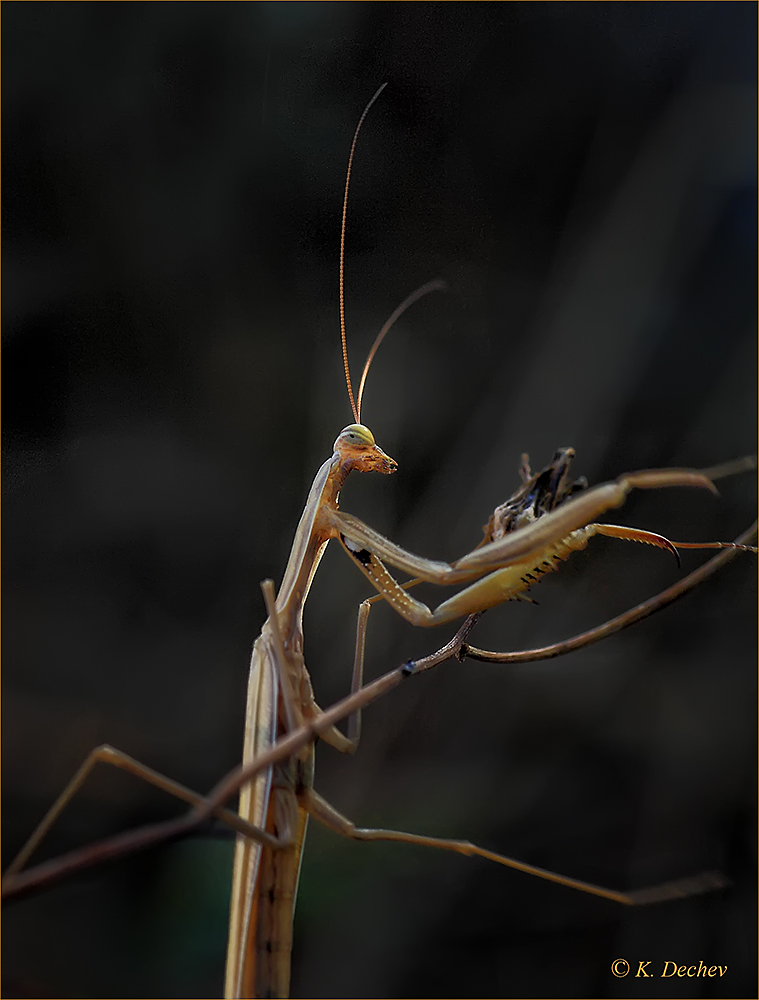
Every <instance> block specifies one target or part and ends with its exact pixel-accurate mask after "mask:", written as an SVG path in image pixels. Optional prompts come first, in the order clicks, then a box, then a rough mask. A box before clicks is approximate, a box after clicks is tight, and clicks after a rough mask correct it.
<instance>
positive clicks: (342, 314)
mask: <svg viewBox="0 0 759 1000" xmlns="http://www.w3.org/2000/svg"><path fill="white" fill-rule="evenodd" d="M386 86H387V83H383V84H382V86H381V87H379V88H378V90H377V92H376V94H375V95H374V97H372V99H371V101H369V103H368V104H367V105H366V107H365V108H364V110H363V113H362V115H361V117H360V118H359V120H358V125H357V126H356V131H355V132H354V133H353V142H352V143H351V151H350V155H349V157H348V171H347V173H346V175H345V194H344V196H343V222H342V226H341V228H340V337H341V339H342V342H343V366H344V368H345V382H346V385H347V386H348V396H349V398H350V401H351V409H352V410H353V416H354V417H355V419H356V423H357V424H360V423H361V421H360V419H359V416H360V412H359V407H357V406H356V401H355V399H354V398H353V386H352V385H351V373H350V368H349V367H348V343H347V341H346V339H345V282H344V280H343V278H344V271H345V219H346V216H347V214H348V186H349V185H350V180H351V167H352V166H353V154H354V153H355V151H356V140H357V139H358V133H359V132H360V131H361V126H362V125H363V124H364V118H366V116H367V115H368V114H369V108H371V106H372V104H374V102H375V101H376V100H377V98H378V97H379V95H380V94H381V93H382V91H383V90H384V89H385V87H386ZM359 398H360V396H359Z"/></svg>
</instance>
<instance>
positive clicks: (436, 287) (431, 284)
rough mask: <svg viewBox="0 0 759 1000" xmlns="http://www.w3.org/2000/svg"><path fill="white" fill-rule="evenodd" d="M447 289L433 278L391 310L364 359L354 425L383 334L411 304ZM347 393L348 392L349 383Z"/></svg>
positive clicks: (359, 415)
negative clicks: (370, 368)
mask: <svg viewBox="0 0 759 1000" xmlns="http://www.w3.org/2000/svg"><path fill="white" fill-rule="evenodd" d="M447 287H448V286H447V285H446V283H445V282H444V281H441V279H440V278H435V279H434V281H428V282H427V284H426V285H422V287H421V288H417V290H416V291H415V292H412V293H411V295H408V296H407V297H406V298H405V299H404V300H403V302H401V304H400V305H399V306H398V307H397V309H394V310H393V312H392V314H391V315H390V318H389V319H388V320H386V322H385V325H384V326H383V327H382V329H381V330H380V332H379V333H378V334H377V336H376V337H375V339H374V343H373V344H372V349H371V350H370V351H369V354H368V355H367V357H366V364H365V365H364V370H363V372H361V382H360V383H359V386H358V397H357V400H356V406H355V408H354V410H353V413H354V414H355V417H356V423H359V424H360V423H361V400H362V399H363V396H364V386H365V385H366V376H367V375H368V373H369V365H371V363H372V361H373V360H374V355H375V354H376V353H377V348H378V347H379V345H380V344H381V343H382V341H383V340H384V339H385V334H386V333H387V332H388V330H389V329H390V327H391V326H392V325H393V323H395V321H396V320H397V319H400V317H401V316H402V315H403V314H404V313H405V311H406V310H407V309H408V308H409V306H413V304H414V303H415V302H418V301H419V299H421V297H422V296H423V295H427V294H428V293H429V292H441V291H443V289H445V288H447ZM346 363H347V362H346ZM348 391H349V392H350V383H349V388H348ZM351 402H353V396H351Z"/></svg>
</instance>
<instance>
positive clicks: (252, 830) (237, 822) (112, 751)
mask: <svg viewBox="0 0 759 1000" xmlns="http://www.w3.org/2000/svg"><path fill="white" fill-rule="evenodd" d="M97 764H110V765H111V766H112V767H117V768H119V769H120V770H122V771H126V772H127V773H128V774H132V775H134V777H136V778H139V779H140V780H141V781H145V782H147V783H148V784H149V785H153V787H154V788H159V789H160V790H161V791H163V792H166V793H167V794H168V795H172V796H173V797H174V798H176V799H180V800H181V801H182V802H189V803H190V805H193V806H200V805H202V804H203V803H204V802H205V798H204V796H202V795H200V794H199V793H198V792H194V791H192V789H190V788H186V787H185V786H184V785H181V784H180V783H179V782H178V781H173V780H172V779H171V778H168V777H166V775H165V774H161V773H160V772H159V771H154V770H153V768H151V767H147V766H146V765H145V764H142V763H140V761H138V760H135V758H134V757H130V756H129V754H126V753H124V752H123V751H121V750H117V749H116V747H112V746H110V745H109V744H108V743H103V744H102V745H101V746H98V747H95V749H94V750H91V751H90V753H89V754H88V755H87V758H86V759H85V761H84V762H83V763H82V765H81V766H80V767H79V769H78V770H77V772H76V774H75V775H74V776H73V778H72V779H71V781H69V783H68V784H67V785H66V787H65V788H64V789H63V791H62V792H61V794H60V795H59V796H58V798H57V799H56V800H55V802H54V803H53V805H52V806H51V807H50V809H48V811H47V813H45V815H44V816H43V818H42V820H41V821H40V823H39V824H38V825H37V827H36V829H35V830H34V832H33V833H32V835H31V837H29V839H28V840H27V842H26V843H25V844H24V846H23V847H22V848H21V850H20V851H19V853H18V854H17V855H16V857H15V858H14V859H13V861H12V862H11V864H10V865H9V866H8V869H7V870H6V872H5V875H4V877H5V878H7V877H9V876H12V875H15V874H17V873H18V872H20V871H21V870H22V869H23V868H24V866H25V865H26V863H27V861H28V860H29V858H30V857H31V856H32V854H33V853H34V852H35V851H36V850H37V848H38V847H39V845H40V843H41V842H42V840H43V839H44V838H45V836H46V835H47V833H48V832H49V830H50V828H51V827H52V825H53V824H54V823H55V821H56V820H57V819H58V817H59V816H60V815H61V813H62V812H63V810H64V809H65V808H66V806H67V805H68V804H69V802H70V801H71V800H72V799H73V797H74V796H75V795H76V793H77V792H78V791H79V789H80V788H81V787H82V786H83V785H84V783H85V781H86V780H87V778H88V777H89V776H90V774H91V773H92V771H93V770H94V768H95V766H96V765H97ZM214 815H215V816H216V817H217V818H218V819H220V820H222V821H223V822H224V823H226V824H227V825H228V826H231V827H232V828H233V829H235V830H237V831H238V832H239V833H242V834H244V835H245V836H248V837H251V838H253V839H254V840H257V841H259V842H260V843H264V844H268V845H269V846H272V847H276V846H277V844H278V841H277V838H275V837H272V836H271V834H268V833H266V831H265V830H261V829H259V827H257V826H254V825H253V824H252V823H246V822H245V820H243V819H241V818H240V816H238V815H237V813H235V812H232V811H231V810H230V809H225V808H223V807H221V808H219V809H215V810H214Z"/></svg>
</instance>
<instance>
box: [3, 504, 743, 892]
mask: <svg viewBox="0 0 759 1000" xmlns="http://www.w3.org/2000/svg"><path fill="white" fill-rule="evenodd" d="M756 533H757V523H756V522H755V523H754V524H753V525H752V526H751V528H749V529H748V530H747V531H745V532H743V534H741V535H739V536H738V538H736V539H735V541H736V543H737V544H739V545H745V544H747V543H749V542H750V541H751V540H752V539H753V538H754V536H755V535H756ZM739 551H740V550H738V549H726V550H724V551H722V552H720V553H719V555H716V556H713V557H712V558H711V559H710V560H709V561H708V562H706V563H704V564H703V566H700V567H699V568H698V569H696V570H694V571H693V572H692V573H689V574H688V575H687V576H684V577H683V578H682V579H681V580H678V581H677V583H675V584H673V585H672V586H671V587H668V588H667V589H666V590H663V591H662V592H661V593H660V594H657V595H656V596H655V597H652V598H650V599H649V600H648V601H644V602H643V603H642V604H639V605H637V606H636V607H635V608H632V609H630V610H629V611H626V612H625V613H624V614H621V615H618V616H617V617H616V618H613V619H612V620H611V621H609V622H606V623H605V624H603V625H600V626H598V628H595V629H591V630H590V631H588V632H583V633H582V634H580V635H577V636H574V637H573V638H571V639H567V640H565V641H564V642H559V643H554V644H553V645H551V646H545V647H543V648H541V649H528V650H523V651H520V652H516V653H492V652H488V651H487V650H481V649H477V648H475V647H473V646H469V645H467V643H466V639H467V638H468V636H469V633H470V632H471V630H472V628H473V627H474V625H475V624H476V622H477V620H478V619H479V617H480V616H479V614H474V615H470V616H469V617H468V618H467V619H466V621H465V622H464V624H463V625H462V626H461V627H460V628H459V630H458V631H457V632H456V634H455V636H454V637H453V638H452V639H451V641H450V642H448V643H447V644H446V645H445V646H443V647H441V648H440V649H439V650H437V651H436V652H435V653H431V654H430V655H429V656H425V657H424V658H422V659H420V660H416V661H410V662H409V663H406V664H404V665H403V666H401V667H397V668H396V669H395V670H391V671H390V672H389V673H386V674H383V675H382V676H381V677H378V678H377V679H376V680H374V681H371V682H370V683H369V684H367V685H365V686H364V687H363V688H361V690H360V691H356V692H355V693H354V694H352V695H349V696H348V697H346V698H343V699H342V701H339V702H337V703H336V704H335V705H333V706H332V707H331V708H329V709H327V710H326V711H324V712H323V713H322V714H321V715H320V716H319V717H318V718H316V719H314V720H312V721H311V722H308V723H307V724H305V725H303V726H301V727H300V728H298V729H296V730H295V731H293V732H292V733H290V734H288V735H287V736H285V737H284V738H282V739H281V740H279V741H278V742H277V743H275V744H274V746H272V747H271V749H270V750H268V751H267V752H266V753H264V754H261V755H260V756H259V757H258V758H257V759H256V760H255V761H253V762H252V763H250V764H249V765H247V766H246V767H237V768H235V769H234V770H233V771H231V772H230V773H229V774H228V775H227V776H226V777H225V778H223V779H222V781H220V782H219V784H218V785H216V787H215V788H214V789H213V790H212V791H211V793H210V795H208V797H207V798H205V799H204V800H203V801H202V803H201V804H200V805H198V806H196V807H195V808H193V809H192V810H191V811H190V812H189V813H187V814H186V815H184V816H180V817H178V818H177V819H173V820H168V821H165V822H162V823H155V824H152V825H150V826H144V827H140V828H139V829H137V830H130V831H127V832H126V833H123V834H118V835H116V836H114V837H109V838H107V839H105V840H102V841H99V842H98V843H96V844H91V845H88V846H87V847H83V848H79V849H78V850H74V851H70V852H69V853H67V854H64V855H61V856H60V857H58V858H55V859H53V860H51V861H46V862H43V863H42V864H39V865H36V866H35V867H34V868H30V869H28V870H27V871H24V872H20V873H18V874H14V875H10V876H6V878H5V879H4V880H3V884H2V896H3V899H12V898H18V897H21V896H22V895H26V894H27V893H29V892H32V891H33V890H35V889H39V888H42V887H45V886H47V885H50V884H52V883H53V882H56V881H58V880H59V879H61V878H64V877H65V876H68V875H72V874H74V873H75V872H78V871H82V870H83V869H86V868H91V867H94V866H95V865H97V864H100V863H101V862H103V861H109V860H112V859H115V858H119V857H123V856H125V855H127V854H131V853H133V852H135V851H139V850H142V849H143V848H146V847H150V846H152V845H154V844H159V843H162V842H164V841H166V840H169V839H173V838H176V837H180V836H184V835H186V834H188V833H190V832H192V831H193V830H195V829H197V827H198V826H200V825H201V824H202V823H204V822H205V821H206V820H207V819H209V818H210V817H211V816H212V815H214V814H215V813H216V812H217V811H218V810H219V809H220V808H221V807H222V806H223V805H224V803H225V802H227V801H228V800H229V799H230V798H231V797H232V796H233V795H234V794H235V792H237V791H238V790H239V789H240V787H241V786H242V785H243V784H245V782H246V781H250V780H251V778H253V777H255V775H257V774H259V773H260V772H261V771H263V770H264V769H266V768H268V767H270V766H271V765H272V764H276V763H278V762H279V761H282V760H285V759H286V758H287V757H289V756H291V755H292V754H294V753H296V752H297V751H298V750H300V749H301V748H302V747H304V746H306V745H307V744H308V743H310V742H311V741H312V740H314V739H316V737H318V735H319V734H320V733H321V732H323V731H324V730H327V729H329V728H330V726H332V725H334V724H335V723H336V722H340V721H341V720H342V719H344V718H345V717H346V716H348V715H350V714H351V713H352V712H354V711H356V710H357V709H362V708H365V707H366V706H367V705H370V704H371V703H372V702H374V701H376V700H377V699H378V698H381V697H382V696H383V695H385V694H387V693H388V692H389V691H391V690H392V689H393V688H395V687H397V686H398V685H399V684H400V683H401V681H403V680H404V679H405V678H406V677H410V676H413V675H414V674H418V673H423V672H424V671H425V670H430V669H431V668H432V667H434V666H437V665H438V664H439V663H443V662H445V661H446V660H449V659H452V658H454V657H456V658H458V659H464V658H465V657H471V658H473V659H479V660H485V661H488V662H495V663H526V662H530V661H533V660H545V659H551V658H552V657H554V656H561V655H563V654H564V653H569V652H571V651H573V650H575V649H580V648H582V647H583V646H588V645H590V644H591V643H594V642H598V641H599V640H600V639H603V638H605V637H606V636H607V635H611V634H613V633H614V632H618V631H620V630H621V629H623V628H626V627H627V626H628V625H632V624H633V623H635V622H637V621H640V620H641V619H642V618H646V617H648V616H649V615H652V614H654V613H655V612H657V611H660V610H661V609H662V608H664V607H666V606H667V605H668V604H671V603H672V602H673V601H675V600H677V599H678V598H679V597H682V596H683V594H685V593H687V592H688V591H689V590H692V589H693V588H694V587H696V586H698V584H699V583H702V582H703V581H704V580H706V579H707V578H708V577H710V576H711V575H712V574H713V573H716V572H717V571H718V570H719V569H721V568H722V567H723V566H724V565H725V564H726V563H728V562H730V560H731V559H734V558H735V557H736V556H737V555H738V553H739Z"/></svg>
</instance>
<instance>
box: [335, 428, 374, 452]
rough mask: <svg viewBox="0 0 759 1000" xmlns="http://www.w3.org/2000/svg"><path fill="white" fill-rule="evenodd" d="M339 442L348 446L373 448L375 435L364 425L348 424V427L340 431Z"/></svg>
mask: <svg viewBox="0 0 759 1000" xmlns="http://www.w3.org/2000/svg"><path fill="white" fill-rule="evenodd" d="M337 440H338V441H344V442H345V443H347V444H353V445H358V446H361V445H365V446H367V447H371V446H372V445H374V443H375V441H374V435H373V434H372V432H371V431H370V430H369V428H368V427H366V426H365V425H364V424H348V426H347V427H343V429H342V430H341V431H340V434H339V436H338V439H337ZM335 444H337V442H335Z"/></svg>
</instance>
